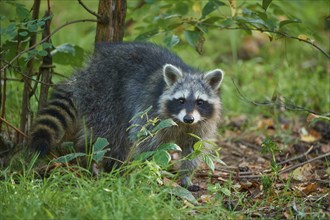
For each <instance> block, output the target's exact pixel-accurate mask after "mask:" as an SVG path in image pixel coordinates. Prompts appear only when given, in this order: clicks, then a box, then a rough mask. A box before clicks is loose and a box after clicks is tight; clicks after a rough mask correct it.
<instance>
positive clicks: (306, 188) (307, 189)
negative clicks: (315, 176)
mask: <svg viewBox="0 0 330 220" xmlns="http://www.w3.org/2000/svg"><path fill="white" fill-rule="evenodd" d="M299 190H300V191H301V192H303V193H304V194H305V195H309V194H311V193H312V192H315V191H317V185H316V183H311V184H308V185H307V186H304V187H301V188H300V189H299Z"/></svg>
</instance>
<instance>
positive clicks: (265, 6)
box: [262, 0, 273, 11]
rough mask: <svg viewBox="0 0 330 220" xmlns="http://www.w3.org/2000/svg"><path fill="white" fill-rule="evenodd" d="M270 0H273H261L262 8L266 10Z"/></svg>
mask: <svg viewBox="0 0 330 220" xmlns="http://www.w3.org/2000/svg"><path fill="white" fill-rule="evenodd" d="M272 1H273V0H262V8H263V9H264V10H265V11H266V10H267V8H268V6H269V5H270V3H272Z"/></svg>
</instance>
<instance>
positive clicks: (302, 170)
mask: <svg viewBox="0 0 330 220" xmlns="http://www.w3.org/2000/svg"><path fill="white" fill-rule="evenodd" d="M312 170H313V166H312V165H311V164H310V163H308V164H305V165H304V166H302V167H298V168H297V169H295V170H294V171H293V172H292V177H293V179H295V180H299V181H307V180H309V179H310V177H311V176H312Z"/></svg>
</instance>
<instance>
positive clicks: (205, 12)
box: [201, 0, 226, 19]
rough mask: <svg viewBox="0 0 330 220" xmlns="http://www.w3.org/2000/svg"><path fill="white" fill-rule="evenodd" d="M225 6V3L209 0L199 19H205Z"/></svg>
mask: <svg viewBox="0 0 330 220" xmlns="http://www.w3.org/2000/svg"><path fill="white" fill-rule="evenodd" d="M222 5H226V4H225V3H223V2H221V1H219V0H209V1H208V3H206V5H205V6H204V7H203V9H202V17H201V19H203V18H205V17H206V16H207V15H208V14H210V13H211V12H213V11H215V10H216V9H217V8H218V7H219V6H222Z"/></svg>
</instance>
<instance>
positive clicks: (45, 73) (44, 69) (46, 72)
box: [39, 10, 53, 110]
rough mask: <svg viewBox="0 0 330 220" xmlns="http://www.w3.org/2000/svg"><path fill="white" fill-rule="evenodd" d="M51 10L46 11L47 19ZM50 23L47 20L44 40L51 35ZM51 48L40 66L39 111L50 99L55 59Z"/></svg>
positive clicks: (43, 35)
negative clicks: (49, 93) (49, 91)
mask: <svg viewBox="0 0 330 220" xmlns="http://www.w3.org/2000/svg"><path fill="white" fill-rule="evenodd" d="M50 14H51V12H50V10H48V11H46V13H45V17H47V16H50ZM50 23H51V20H50V19H49V20H47V21H46V24H45V29H44V32H43V34H42V39H44V38H46V37H47V36H49V35H50ZM46 42H47V43H50V42H51V39H50V38H48V39H47V41H46ZM50 50H51V49H50V48H47V49H46V51H47V56H44V57H43V58H42V64H41V66H40V69H39V72H40V74H41V82H42V83H41V85H40V95H39V110H40V109H42V108H43V107H45V106H46V104H47V98H48V90H49V86H50V83H51V79H52V70H53V59H52V56H51V54H50Z"/></svg>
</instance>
